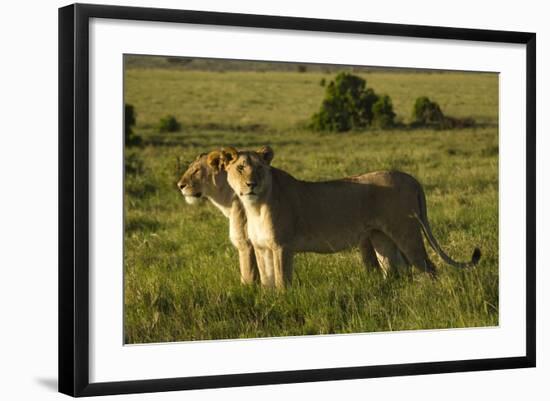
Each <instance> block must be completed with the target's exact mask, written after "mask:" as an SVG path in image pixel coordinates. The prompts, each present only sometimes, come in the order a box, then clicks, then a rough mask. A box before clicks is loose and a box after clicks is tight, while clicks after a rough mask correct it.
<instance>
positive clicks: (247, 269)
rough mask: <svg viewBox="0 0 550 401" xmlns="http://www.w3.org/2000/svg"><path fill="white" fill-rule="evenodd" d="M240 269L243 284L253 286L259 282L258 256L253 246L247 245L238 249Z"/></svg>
mask: <svg viewBox="0 0 550 401" xmlns="http://www.w3.org/2000/svg"><path fill="white" fill-rule="evenodd" d="M238 251H239V268H240V271H241V283H242V284H253V283H254V282H255V281H257V280H258V267H257V265H256V254H255V252H254V248H253V247H252V244H250V243H247V244H246V245H244V246H240V247H239V248H238Z"/></svg>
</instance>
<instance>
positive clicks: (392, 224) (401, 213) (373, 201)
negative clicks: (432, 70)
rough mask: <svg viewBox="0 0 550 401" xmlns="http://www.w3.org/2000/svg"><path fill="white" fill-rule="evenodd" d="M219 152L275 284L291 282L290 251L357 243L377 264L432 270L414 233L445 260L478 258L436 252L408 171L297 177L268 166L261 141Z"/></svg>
mask: <svg viewBox="0 0 550 401" xmlns="http://www.w3.org/2000/svg"><path fill="white" fill-rule="evenodd" d="M223 153H224V163H225V169H226V170H227V180H228V182H229V185H230V186H231V187H232V188H233V190H234V191H235V193H236V194H237V195H238V196H239V198H240V199H241V202H242V204H243V206H244V209H245V211H246V218H247V227H248V236H249V238H250V241H251V242H252V244H253V246H254V249H255V252H256V256H257V261H258V267H259V269H260V272H262V270H264V274H265V275H269V276H270V277H272V280H273V281H272V284H273V285H275V286H276V287H282V286H284V285H285V284H286V283H289V282H290V281H291V279H292V259H293V255H294V253H296V252H319V253H333V252H338V251H341V250H344V249H347V248H350V247H353V246H359V247H360V248H361V249H362V251H363V259H364V260H365V262H368V259H369V258H370V257H371V256H372V253H371V251H369V249H368V248H369V247H372V248H375V252H376V254H377V258H378V262H379V263H380V264H381V267H382V268H383V269H384V270H386V269H389V268H390V267H393V266H391V265H394V264H395V265H412V266H415V267H417V268H419V269H421V270H423V271H426V272H429V273H430V274H435V267H434V265H433V263H432V262H431V261H430V259H429V258H428V255H427V253H426V250H425V248H424V242H423V238H422V231H424V232H425V233H426V236H427V237H428V239H429V240H430V244H431V245H432V247H434V249H435V250H436V252H437V253H438V254H439V255H440V256H441V257H442V258H443V259H444V260H445V261H446V262H447V263H450V264H453V265H454V266H457V267H469V266H472V265H474V264H475V263H477V260H478V259H479V250H477V249H476V251H475V252H474V256H473V258H472V261H471V262H468V263H458V262H454V261H453V260H452V259H451V258H450V257H448V256H447V255H446V254H444V253H443V251H442V250H441V248H440V247H439V245H438V244H437V242H435V238H434V237H433V234H432V233H431V230H430V228H429V224H428V221H427V215H426V210H425V198H424V191H423V189H422V187H421V186H420V184H419V183H418V181H416V180H415V179H414V178H413V177H411V176H410V175H408V174H405V173H401V172H396V171H380V172H373V173H368V174H363V175H359V176H355V177H349V178H343V179H340V180H334V181H326V182H305V181H300V180H297V179H295V178H294V177H292V176H291V175H289V174H288V173H286V172H284V171H282V170H279V169H277V168H274V167H271V166H270V164H269V163H270V161H271V159H272V158H273V150H272V149H271V148H269V147H264V148H262V149H260V150H259V151H258V152H252V151H241V152H237V151H236V150H235V149H232V148H230V149H226V150H224V151H223ZM419 222H420V223H419ZM388 239H389V240H388ZM434 243H435V246H434ZM369 252H370V253H369ZM442 254H443V255H442Z"/></svg>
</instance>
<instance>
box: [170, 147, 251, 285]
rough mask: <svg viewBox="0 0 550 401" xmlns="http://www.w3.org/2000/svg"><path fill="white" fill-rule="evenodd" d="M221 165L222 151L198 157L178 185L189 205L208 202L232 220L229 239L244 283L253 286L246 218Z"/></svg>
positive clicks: (230, 221)
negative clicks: (219, 163)
mask: <svg viewBox="0 0 550 401" xmlns="http://www.w3.org/2000/svg"><path fill="white" fill-rule="evenodd" d="M209 161H210V162H209ZM218 161H220V152H219V151H213V152H210V153H209V154H206V153H203V154H201V155H199V156H197V158H196V159H195V160H194V161H193V162H192V163H191V164H190V165H189V168H188V169H187V170H186V171H185V173H183V176H182V177H181V179H180V180H179V181H178V184H177V185H178V188H179V189H180V191H181V193H182V195H183V196H184V197H185V200H186V201H187V203H189V204H192V205H194V204H197V203H198V202H200V200H201V199H205V198H206V199H208V200H210V202H212V204H213V205H214V206H216V207H217V208H218V209H219V210H221V212H222V213H223V214H224V216H225V217H227V218H228V219H229V238H230V240H231V243H232V244H233V245H234V246H235V248H237V250H238V252H239V267H240V272H241V282H242V283H243V284H251V283H253V282H254V281H256V279H257V277H258V274H257V265H256V257H255V255H254V250H253V248H252V244H251V243H250V241H249V240H248V235H247V232H246V215H245V212H244V209H243V207H242V205H241V202H240V201H239V199H238V198H236V197H235V194H234V192H233V190H232V189H231V187H230V186H229V185H228V184H227V174H226V172H225V171H224V170H222V169H220V168H219V166H218V164H217V162H218Z"/></svg>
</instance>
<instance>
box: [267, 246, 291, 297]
mask: <svg viewBox="0 0 550 401" xmlns="http://www.w3.org/2000/svg"><path fill="white" fill-rule="evenodd" d="M272 252H273V273H274V276H275V287H277V288H284V287H285V285H288V284H290V283H291V282H292V267H293V265H292V262H293V257H294V254H293V252H292V251H291V250H290V249H288V248H286V247H278V248H275V249H274V250H273V251H272Z"/></svg>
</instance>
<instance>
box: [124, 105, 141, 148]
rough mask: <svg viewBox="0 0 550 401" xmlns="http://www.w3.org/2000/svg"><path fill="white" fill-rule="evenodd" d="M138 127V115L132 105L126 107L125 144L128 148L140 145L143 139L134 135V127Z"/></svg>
mask: <svg viewBox="0 0 550 401" xmlns="http://www.w3.org/2000/svg"><path fill="white" fill-rule="evenodd" d="M134 125H136V113H135V111H134V106H132V105H131V104H125V105H124V143H125V144H126V146H133V145H139V144H140V143H141V138H140V137H139V136H138V135H136V134H135V133H134V131H133V130H132V127H133V126H134Z"/></svg>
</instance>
